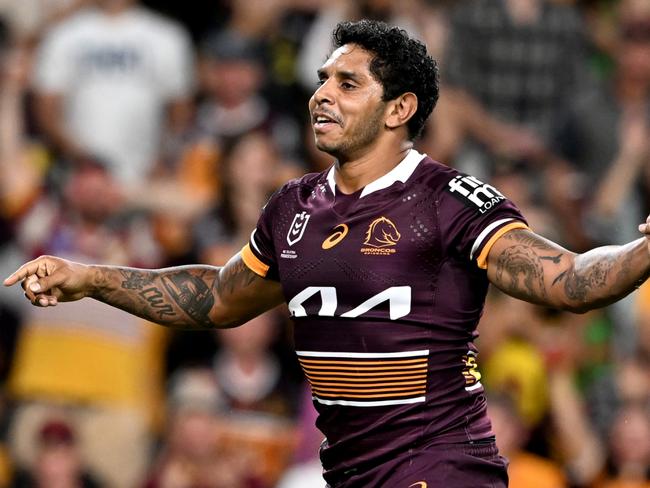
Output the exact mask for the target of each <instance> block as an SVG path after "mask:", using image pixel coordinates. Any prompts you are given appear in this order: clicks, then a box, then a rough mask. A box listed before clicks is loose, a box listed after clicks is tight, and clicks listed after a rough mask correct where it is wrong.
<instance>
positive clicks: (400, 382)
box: [297, 350, 429, 406]
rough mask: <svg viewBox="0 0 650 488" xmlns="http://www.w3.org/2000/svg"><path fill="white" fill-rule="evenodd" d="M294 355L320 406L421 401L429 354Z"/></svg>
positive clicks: (309, 353) (423, 394) (306, 352)
mask: <svg viewBox="0 0 650 488" xmlns="http://www.w3.org/2000/svg"><path fill="white" fill-rule="evenodd" d="M297 354H298V361H299V362H300V365H301V366H302V369H303V371H304V372H305V376H306V377H307V381H309V383H310V384H311V388H312V394H313V396H314V399H315V400H316V401H320V402H321V403H326V404H328V405H337V404H338V405H351V406H375V405H398V404H403V403H414V402H419V401H424V398H425V395H426V389H427V371H428V366H429V351H428V350H422V351H405V352H402V353H335V352H332V353H326V352H309V351H297ZM364 402H365V403H364Z"/></svg>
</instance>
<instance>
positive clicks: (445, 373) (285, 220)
mask: <svg viewBox="0 0 650 488" xmlns="http://www.w3.org/2000/svg"><path fill="white" fill-rule="evenodd" d="M526 227H527V226H526V223H525V220H524V219H523V217H522V216H521V213H520V212H519V210H518V209H517V208H516V207H515V206H514V205H513V204H512V203H511V202H510V201H508V200H507V199H506V198H505V197H504V196H503V195H502V194H501V193H499V192H498V191H497V190H496V189H495V188H494V187H492V186H490V185H487V184H484V183H482V182H481V181H479V180H477V179H476V178H473V177H471V176H467V175H463V174H461V173H459V172H458V171H456V170H454V169H452V168H449V167H447V166H444V165H442V164H440V163H438V162H435V161H433V160H432V159H430V158H428V157H426V156H424V155H422V154H419V153H418V152H417V151H415V150H411V151H410V153H409V154H408V156H407V157H406V158H405V159H404V160H403V161H402V162H401V163H400V164H399V165H398V166H396V167H395V168H394V169H393V170H392V171H390V172H389V173H388V174H386V175H384V176H383V177H381V178H379V179H378V180H376V181H374V182H372V183H370V184H369V185H367V186H366V187H364V188H363V189H361V190H359V191H358V192H355V193H353V194H350V195H346V194H343V193H341V192H340V191H339V190H338V189H337V188H336V185H335V182H334V169H333V168H331V169H330V170H329V171H326V172H323V173H319V174H309V175H306V176H304V177H302V178H300V179H298V180H294V181H292V182H290V183H288V184H286V185H285V186H284V187H283V188H281V189H280V190H279V191H278V192H277V193H276V194H275V195H274V196H273V197H271V199H270V200H269V202H268V204H267V205H266V206H265V207H264V210H263V212H262V215H261V217H260V220H259V223H258V225H257V228H256V229H255V231H253V233H252V235H251V239H250V242H249V244H248V245H247V246H245V247H244V249H243V250H242V257H243V260H244V262H245V263H246V264H247V266H249V267H250V268H251V269H252V270H253V271H254V272H256V273H258V274H259V275H261V276H263V277H266V278H268V279H273V280H279V281H280V282H281V284H282V287H283V292H284V296H285V299H286V301H287V304H288V306H289V310H290V312H291V315H292V316H293V319H294V322H295V346H296V349H297V354H298V359H299V361H300V364H301V365H302V368H303V370H304V372H305V375H306V376H307V379H308V380H309V382H310V384H311V388H312V393H313V399H314V404H315V406H316V408H317V410H318V413H319V418H318V421H317V426H318V427H319V428H320V430H321V431H322V432H323V433H324V434H325V436H326V441H325V442H324V444H323V449H322V451H321V459H322V461H323V466H324V468H325V479H326V480H328V481H330V482H331V481H332V480H337V479H341V478H342V477H345V476H346V473H350V474H352V473H354V472H356V471H360V470H364V469H368V467H370V466H373V465H376V464H377V463H381V462H382V460H384V459H390V458H392V457H395V456H398V455H399V454H400V453H405V452H408V451H409V450H410V449H417V448H418V447H419V446H422V447H425V446H431V445H436V444H444V443H456V442H465V441H471V440H476V439H482V438H485V437H488V436H490V435H491V434H492V433H491V427H490V423H489V420H488V419H487V416H486V406H485V398H484V395H483V387H482V385H481V383H480V374H479V372H478V370H477V365H476V354H477V351H476V348H475V347H474V344H473V341H474V339H475V338H476V336H477V332H476V327H477V324H478V321H479V318H480V316H481V312H482V310H483V304H484V300H485V295H486V292H487V288H488V280H487V274H486V271H485V267H486V256H487V253H488V251H489V249H490V247H491V246H492V244H493V243H494V242H495V241H496V240H497V239H498V238H499V237H500V236H501V235H502V234H503V233H505V232H507V231H508V230H510V229H513V228H526Z"/></svg>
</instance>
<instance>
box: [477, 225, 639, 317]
mask: <svg viewBox="0 0 650 488" xmlns="http://www.w3.org/2000/svg"><path fill="white" fill-rule="evenodd" d="M639 231H640V232H641V233H642V234H644V235H645V237H642V238H640V239H637V240H635V241H633V242H630V243H628V244H624V245H621V246H604V247H598V248H595V249H592V250H591V251H588V252H585V253H583V254H575V253H573V252H570V251H567V250H566V249H564V248H562V247H561V246H559V245H558V244H556V243H554V242H552V241H549V240H548V239H545V238H543V237H541V236H539V235H537V234H535V233H534V232H532V231H530V230H527V229H515V230H512V231H510V232H507V233H505V234H504V235H503V236H502V237H500V238H499V239H498V240H497V241H496V242H495V243H494V245H493V246H492V248H491V249H490V251H489V254H488V258H487V273H488V279H489V280H490V282H491V283H493V284H494V285H495V286H497V287H498V288H499V289H501V290H502V291H503V292H505V293H507V294H508V295H511V296H513V297H515V298H520V299H522V300H526V301H528V302H532V303H536V304H539V305H545V306H548V307H552V308H557V309H562V310H568V311H571V312H577V313H584V312H586V311H588V310H591V309H594V308H598V307H603V306H605V305H609V304H611V303H614V302H616V301H617V300H620V299H621V298H623V297H625V296H626V295H628V294H629V293H631V292H632V291H634V290H635V289H636V288H638V287H639V286H640V285H641V284H642V283H643V282H644V281H645V280H646V279H647V278H648V277H649V276H650V250H649V245H650V217H649V218H648V221H647V222H646V223H645V224H642V225H640V226H639Z"/></svg>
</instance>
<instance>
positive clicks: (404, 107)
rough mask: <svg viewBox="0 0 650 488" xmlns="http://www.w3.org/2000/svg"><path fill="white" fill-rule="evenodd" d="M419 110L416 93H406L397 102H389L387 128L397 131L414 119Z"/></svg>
mask: <svg viewBox="0 0 650 488" xmlns="http://www.w3.org/2000/svg"><path fill="white" fill-rule="evenodd" d="M417 109H418V97H417V96H416V95H415V93H412V92H406V93H403V94H402V95H400V96H399V97H397V98H396V99H395V100H391V101H390V102H388V107H387V110H388V113H387V116H386V127H388V128H389V129H397V128H398V127H401V126H402V125H406V123H407V122H408V121H409V120H410V119H411V117H413V115H414V114H415V112H416V111H417Z"/></svg>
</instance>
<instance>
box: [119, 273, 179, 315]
mask: <svg viewBox="0 0 650 488" xmlns="http://www.w3.org/2000/svg"><path fill="white" fill-rule="evenodd" d="M120 273H121V274H122V276H123V277H124V281H122V288H123V289H125V290H135V291H137V292H138V295H139V296H140V297H141V298H142V299H144V300H145V301H146V302H147V303H148V304H149V305H150V306H151V307H152V308H154V309H155V313H156V315H157V316H158V318H159V319H161V320H162V319H165V318H166V317H167V316H168V317H170V318H171V317H175V316H176V313H175V312H174V308H173V307H172V306H171V305H170V304H169V303H166V302H165V298H164V296H163V293H162V292H161V291H160V290H159V289H158V288H157V287H156V286H155V285H154V284H153V281H154V276H155V275H154V274H153V273H150V272H136V271H131V270H120Z"/></svg>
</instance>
